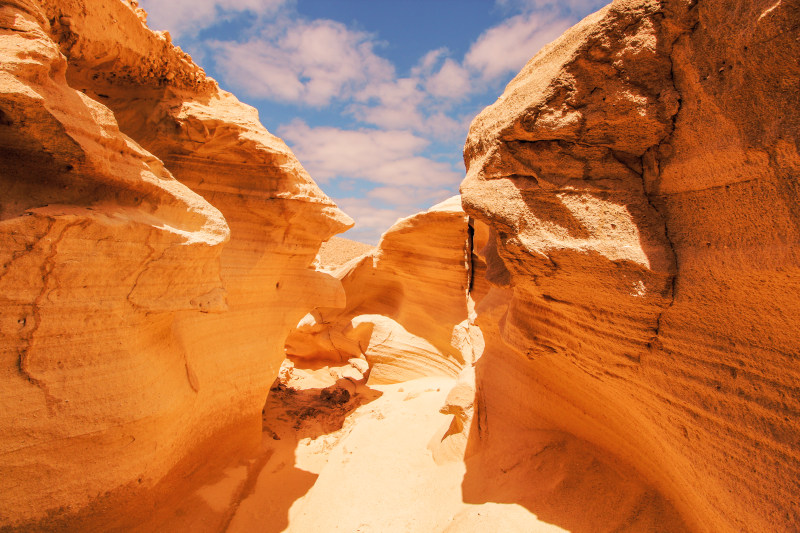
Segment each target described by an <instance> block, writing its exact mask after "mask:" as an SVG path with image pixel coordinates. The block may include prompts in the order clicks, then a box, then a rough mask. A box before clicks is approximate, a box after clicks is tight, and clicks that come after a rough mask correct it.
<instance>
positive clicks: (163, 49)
mask: <svg viewBox="0 0 800 533" xmlns="http://www.w3.org/2000/svg"><path fill="white" fill-rule="evenodd" d="M799 21H800V7H799V6H798V4H797V3H796V2H786V1H780V0H779V1H778V2H777V3H775V2H774V1H770V2H765V1H761V0H758V1H754V2H735V3H734V4H733V5H731V4H730V3H726V2H722V1H721V0H698V1H684V0H662V1H656V0H616V1H614V2H613V3H612V4H610V5H609V6H607V7H605V8H604V9H602V10H600V11H598V12H597V13H595V14H593V15H590V16H589V17H587V18H585V19H584V20H583V21H581V22H580V23H578V24H577V25H575V26H574V27H572V28H571V29H569V30H568V31H567V32H565V33H564V34H563V35H562V36H561V37H560V38H558V39H557V40H556V41H554V42H552V43H550V44H548V45H547V46H545V47H544V48H543V49H542V50H541V51H539V52H538V53H537V54H536V55H535V57H533V58H532V59H531V60H530V61H529V62H528V64H527V65H526V66H525V67H524V68H523V70H522V71H521V72H520V73H519V74H518V75H517V76H516V77H515V78H514V79H513V80H512V81H511V82H510V83H509V84H508V86H507V87H506V89H505V92H504V93H503V94H502V95H501V96H500V98H499V99H498V100H497V102H496V103H494V104H493V105H491V106H489V107H488V108H486V109H485V110H484V111H482V112H481V113H480V114H479V115H478V116H477V117H476V118H475V119H474V121H473V122H472V125H471V128H470V131H469V135H468V137H467V139H466V144H465V148H464V160H465V164H466V168H467V174H466V178H465V180H464V182H463V183H462V186H461V191H460V193H461V194H460V196H454V197H453V198H451V199H449V200H446V201H445V202H442V203H440V204H438V205H436V206H433V207H431V208H430V209H429V210H427V211H424V212H421V213H418V214H416V215H412V216H410V217H407V218H404V219H401V220H399V221H397V222H396V223H395V224H394V225H393V226H392V227H391V228H389V230H387V231H386V232H385V233H384V235H383V237H382V238H381V241H380V243H379V244H378V246H377V247H375V248H371V247H368V246H366V245H361V244H358V243H349V242H348V241H346V240H344V239H338V238H336V237H334V235H336V234H338V233H342V232H343V231H345V230H347V229H348V228H350V227H351V226H352V225H353V221H352V220H351V219H350V217H349V216H347V215H346V214H345V213H343V212H342V211H340V210H339V209H338V207H337V206H336V205H335V203H334V202H333V201H332V200H330V199H329V198H328V197H327V196H326V195H325V193H323V192H322V190H321V189H320V188H319V187H318V186H317V185H316V183H315V182H314V181H313V179H312V176H310V175H309V174H308V173H307V172H306V171H305V169H304V168H303V166H302V165H301V163H300V162H299V161H298V160H297V158H296V157H295V156H294V154H293V153H292V152H291V150H290V149H289V148H288V147H287V146H286V144H285V143H284V142H283V141H282V140H281V139H279V138H277V137H275V136H274V135H272V134H271V133H269V132H268V131H267V129H265V128H264V126H263V125H262V124H261V123H260V122H259V118H258V114H257V112H256V110H255V109H253V108H252V107H250V106H248V105H246V104H243V103H241V102H239V101H238V100H237V99H236V97H234V96H233V95H232V94H230V93H228V92H226V91H223V90H222V89H220V88H219V86H218V85H217V83H216V82H215V81H214V80H213V79H211V78H209V77H207V76H206V75H205V73H204V71H203V70H202V69H201V68H200V67H198V66H197V65H196V64H195V63H194V62H193V61H192V59H191V58H190V57H189V56H188V54H186V53H184V52H183V51H182V50H181V49H180V48H178V47H176V46H174V45H173V44H172V42H171V39H170V37H169V34H167V33H164V32H154V31H151V30H150V29H149V28H148V27H147V24H146V14H145V13H144V11H143V10H141V9H140V8H139V7H138V5H137V4H136V2H135V1H132V0H95V1H92V2H88V1H86V0H0V57H2V62H0V150H1V151H0V161H1V162H2V167H1V168H0V190H1V191H2V199H0V243H2V246H0V265H1V267H2V269H1V270H0V365H1V366H0V368H1V369H2V370H1V371H0V428H1V429H2V430H3V431H2V433H0V531H158V530H164V531H167V530H169V531H197V532H202V531H209V532H211V531H229V532H237V531H242V532H246V531H298V532H303V531H317V530H318V531H335V530H342V531H345V530H346V531H447V532H453V533H455V532H466V531H563V530H568V531H575V532H584V533H585V532H594V531H633V532H636V531H663V532H675V531H697V532H728V531H730V532H734V531H754V532H756V531H765V532H766V531H792V530H793V529H794V528H795V527H796V524H797V523H800V503H798V500H797V494H799V493H800V439H799V438H798V435H800V394H798V391H800V366H798V357H800V339H798V334H797V332H798V331H800V296H799V295H800V188H799V187H798V179H799V178H798V176H800V155H799V154H798V151H799V150H800V140H799V139H798V131H800V106H798V104H800V88H799V87H800V63H798V61H797V58H798V57H800V40H798V38H797V35H798V27H799V26H798V24H799V23H800V22H799ZM532 52H535V51H532ZM321 246H322V249H321V248H320V247H321Z"/></svg>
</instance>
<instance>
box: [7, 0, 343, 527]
mask: <svg viewBox="0 0 800 533" xmlns="http://www.w3.org/2000/svg"><path fill="white" fill-rule="evenodd" d="M143 18H144V15H143V12H141V10H138V9H137V8H136V6H135V3H133V4H130V3H126V2H120V1H118V0H107V1H95V2H90V3H89V2H83V1H72V0H68V1H58V2H56V1H48V0H42V1H35V0H7V1H3V2H0V54H2V61H1V62H0V149H1V150H2V151H1V152H0V159H1V160H2V168H1V169H0V191H2V193H1V194H2V205H1V206H0V209H2V211H0V240H1V241H2V246H1V247H0V264H2V273H0V321H1V322H0V324H1V326H0V330H1V332H0V335H2V338H1V339H0V357H1V358H2V359H0V360H1V361H2V365H1V368H2V373H0V427H2V428H3V431H2V434H0V472H2V475H0V494H2V497H0V526H5V527H18V528H20V529H24V530H32V529H36V528H42V529H46V530H55V529H58V528H59V527H65V528H67V529H70V528H72V529H75V528H80V527H87V528H90V529H91V526H90V522H86V521H82V520H84V519H85V520H95V519H98V517H102V516H103V515H104V513H105V514H106V515H107V516H106V517H105V518H106V521H105V522H101V523H104V524H105V526H104V527H111V526H112V525H114V522H113V521H108V520H109V517H112V516H113V517H115V518H119V517H120V516H122V515H121V514H120V513H114V509H115V505H117V504H118V503H121V502H124V503H125V505H126V506H128V510H129V511H131V512H129V513H128V514H127V518H128V519H133V520H135V519H136V515H135V509H133V508H132V507H131V506H132V503H131V502H132V501H134V500H135V499H136V497H138V496H140V495H142V494H149V495H150V497H151V498H157V497H158V490H155V489H156V488H158V487H162V488H163V490H164V491H166V490H168V487H165V486H164V483H166V482H167V481H168V480H169V479H171V478H170V476H172V478H176V479H178V478H180V476H181V475H182V474H181V473H182V472H185V471H189V470H190V469H191V468H193V467H194V466H196V465H197V464H200V463H203V462H207V461H210V460H213V458H214V457H215V456H221V455H225V454H226V453H227V454H230V453H234V451H237V450H238V451H242V450H247V449H250V448H252V447H253V446H254V445H255V444H257V443H258V442H259V440H260V435H261V422H260V420H261V409H262V407H263V405H264V400H265V397H266V394H267V391H268V389H269V387H270V384H271V383H272V381H273V380H274V379H275V376H276V374H277V371H278V367H279V365H280V362H281V361H282V359H283V357H284V356H283V349H282V347H283V340H284V338H285V336H286V334H287V333H288V331H289V329H290V328H291V327H292V326H294V325H295V324H296V323H297V321H298V320H299V319H300V317H302V316H303V314H305V313H306V312H308V310H309V309H311V308H312V307H313V306H314V305H336V303H337V302H338V301H340V300H341V301H342V303H343V300H342V299H343V292H342V290H341V286H340V284H339V282H337V281H335V280H334V279H333V278H331V277H330V276H327V275H324V274H321V273H316V272H314V271H312V270H308V269H307V267H308V266H309V264H310V263H311V262H312V261H313V259H314V257H315V255H316V253H317V250H318V248H319V245H320V242H322V241H323V240H325V239H327V238H328V237H330V236H331V235H332V234H334V233H337V232H341V231H343V230H344V229H346V228H347V227H349V226H350V225H352V221H351V220H350V219H349V218H348V217H347V216H346V215H344V214H343V213H341V212H340V211H339V210H338V209H337V208H336V206H335V205H334V204H333V203H332V202H331V201H330V200H329V199H328V198H327V197H326V196H325V195H324V194H323V193H322V192H321V191H320V190H319V189H318V188H317V186H316V185H315V184H314V182H313V181H312V180H311V178H310V177H309V176H308V174H307V173H306V172H305V171H304V170H303V168H302V166H301V165H300V164H299V162H298V161H297V160H296V159H295V158H294V156H293V155H292V153H291V152H290V150H289V149H288V148H287V147H286V145H285V144H284V143H283V142H282V141H280V140H279V139H277V138H276V137H274V136H272V135H271V134H270V133H269V132H267V130H266V129H264V127H263V126H262V125H261V124H260V123H259V121H258V117H257V114H256V112H255V110H254V109H252V108H250V107H249V106H246V105H244V104H241V103H240V102H238V101H237V100H236V98H234V97H233V96H232V95H230V94H229V93H226V92H224V91H222V90H220V89H219V88H218V87H217V85H216V83H215V82H214V81H213V80H212V79H210V78H207V77H206V76H205V74H204V73H203V72H202V70H201V69H200V68H199V67H197V66H196V65H195V64H194V63H193V62H192V61H191V59H190V58H189V57H188V56H187V55H186V54H185V53H183V52H182V51H181V50H180V49H179V48H176V47H174V46H173V45H172V44H171V43H170V40H169V36H168V35H166V34H162V33H158V32H152V31H150V30H149V29H147V27H146V26H145V24H144V21H143ZM170 471H172V474H170V476H167V474H168V473H169V472H170ZM165 479H166V480H167V481H165ZM144 508H145V509H146V508H147V505H145V507H144ZM81 524H83V526H82V525H81ZM117 526H119V527H123V526H124V524H122V523H120V524H117Z"/></svg>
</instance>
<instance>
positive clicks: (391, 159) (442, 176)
mask: <svg viewBox="0 0 800 533" xmlns="http://www.w3.org/2000/svg"><path fill="white" fill-rule="evenodd" d="M278 133H279V134H280V135H281V136H282V137H284V138H285V139H286V141H287V142H288V143H289V145H290V146H291V147H292V150H293V151H294V152H295V154H296V155H297V156H298V158H299V159H300V161H302V162H303V166H305V167H306V169H307V170H308V171H309V173H310V174H311V176H312V177H313V178H314V179H315V180H318V181H321V182H324V181H327V180H330V179H332V178H337V177H338V178H349V179H358V180H364V181H367V182H371V183H377V184H384V185H393V186H401V187H403V186H413V187H421V188H433V187H436V188H442V187H451V188H453V189H454V188H455V187H456V186H457V185H458V183H460V182H461V179H462V178H463V175H462V174H461V173H460V172H456V171H455V170H453V168H452V167H451V166H450V165H449V164H447V163H442V162H440V161H434V160H432V159H429V158H426V157H423V156H421V155H419V153H420V152H421V151H423V150H424V149H425V148H426V147H427V146H428V144H429V141H427V140H426V139H423V138H422V137H419V136H416V135H414V134H413V133H411V132H409V131H400V130H371V129H360V130H343V129H339V128H331V127H317V128H312V127H309V126H308V125H307V124H305V123H304V122H302V121H299V120H296V121H293V122H291V123H290V124H288V125H285V126H282V127H281V128H279V129H278ZM397 200H398V201H397V202H395V203H397V204H399V203H402V202H403V201H404V200H403V199H402V198H398V199H397Z"/></svg>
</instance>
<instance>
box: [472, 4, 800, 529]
mask: <svg viewBox="0 0 800 533" xmlns="http://www.w3.org/2000/svg"><path fill="white" fill-rule="evenodd" d="M799 21H800V7H799V6H798V4H797V3H796V2H781V1H778V2H774V1H771V0H770V1H753V2H735V3H734V4H731V3H730V2H723V1H719V0H701V1H697V2H693V1H689V2H685V1H678V0H666V1H664V2H655V1H650V0H645V1H626V0H622V1H616V2H614V3H613V4H611V5H610V6H609V7H607V8H605V9H603V10H601V11H600V12H598V13H596V14H594V15H592V16H590V17H587V18H586V19H585V20H584V21H582V22H581V23H580V24H578V25H576V26H575V27H573V28H572V29H570V30H569V31H567V32H566V33H565V34H564V35H563V36H562V37H561V38H559V39H558V40H557V41H555V42H554V43H552V44H550V45H548V46H546V47H545V48H544V49H543V50H542V51H541V52H539V53H538V54H537V55H536V57H534V58H533V59H532V60H531V61H530V62H529V63H528V64H527V66H526V67H525V68H524V69H523V70H522V72H520V74H519V75H518V76H517V77H516V78H515V79H514V80H513V81H511V82H510V84H509V85H508V87H507V88H506V91H505V92H504V94H503V95H502V96H501V97H500V99H499V100H498V101H497V103H495V104H494V105H492V106H490V107H489V108H487V109H486V110H484V111H483V112H482V113H481V114H480V115H479V116H478V117H477V118H476V119H475V121H474V122H473V124H472V126H471V129H470V133H469V137H468V139H467V143H466V146H465V151H464V155H465V160H466V163H467V165H468V174H467V178H466V180H465V181H464V183H463V184H462V197H463V202H464V207H465V210H466V212H467V213H468V214H469V215H471V216H473V217H475V218H476V219H478V220H481V221H483V222H485V223H486V224H487V225H488V226H489V228H490V230H491V235H492V236H491V241H490V243H489V245H488V246H486V247H485V248H484V249H483V251H482V252H481V254H482V255H483V256H484V257H485V261H486V264H487V279H488V281H489V282H490V283H491V285H492V287H491V289H490V290H489V294H488V295H487V296H486V297H485V298H484V299H483V302H482V303H481V305H479V306H478V308H477V311H478V319H477V324H478V326H480V328H481V329H482V331H483V335H484V337H485V342H486V349H485V351H484V354H483V357H482V358H481V359H480V360H479V361H478V363H477V376H478V378H477V390H478V393H477V395H476V404H477V407H476V409H477V414H476V417H477V420H478V422H479V423H477V424H476V423H473V425H472V435H471V441H470V449H471V450H472V452H470V453H475V452H477V451H480V452H482V453H483V454H484V455H486V456H491V455H492V454H493V453H494V455H498V454H500V455H502V454H503V453H518V454H519V455H520V456H523V455H524V454H526V453H530V451H528V452H526V451H525V449H526V446H527V449H528V450H533V449H539V448H541V446H539V448H534V446H535V443H534V442H532V441H531V440H528V441H526V440H525V439H528V438H529V437H528V436H526V435H529V434H526V433H525V430H531V431H532V430H535V429H541V428H545V429H548V430H555V431H563V432H566V433H568V434H570V435H573V436H576V437H578V438H580V439H584V440H585V441H588V442H589V443H591V444H592V445H593V446H597V447H599V448H601V449H603V450H606V451H607V452H609V453H610V454H611V456H613V457H617V458H619V459H621V460H623V461H625V462H627V463H629V464H631V465H633V466H634V467H635V468H636V469H637V470H638V471H639V472H640V473H641V474H642V475H643V476H644V477H645V478H646V479H647V480H648V481H649V482H650V483H652V484H653V486H654V487H656V489H657V490H658V491H659V492H660V493H661V494H663V495H664V496H665V497H666V498H667V499H668V500H669V501H670V502H671V503H672V504H673V505H674V506H675V507H676V508H677V509H678V511H679V512H680V513H681V515H682V516H683V519H684V520H685V521H686V524H687V525H688V526H689V527H690V528H691V529H693V530H696V531H708V532H711V531H714V532H719V531H790V530H793V529H795V528H796V526H797V524H798V523H800V504H799V503H798V500H797V496H796V495H797V494H798V493H800V439H798V435H799V434H800V427H799V426H800V423H799V422H798V420H800V395H798V393H797V392H798V387H799V386H800V366H798V356H800V338H798V334H797V332H798V331H800V298H798V294H800V254H799V252H800V202H799V200H800V196H799V193H800V191H799V190H798V176H800V157H799V156H798V146H799V145H800V144H799V143H800V140H799V139H798V136H797V135H798V131H800V106H798V103H800V89H798V79H800V64H798V61H797V58H798V57H800V40H798V38H797V36H798V22H799ZM513 440H517V441H521V443H522V444H521V445H520V442H517V443H515V444H512V443H511V441H513ZM525 442H529V444H525ZM513 446H516V448H513ZM520 449H521V450H522V451H519V450H520ZM501 478H502V476H501V475H500V472H499V471H498V470H497V469H495V471H492V470H491V468H490V467H485V468H483V469H482V468H481V467H479V466H475V467H474V468H472V469H471V471H468V472H467V475H466V477H465V482H464V487H465V499H467V500H468V501H486V500H487V499H488V500H490V501H497V499H496V498H505V501H520V502H526V503H527V504H528V505H529V507H530V508H531V509H532V510H533V511H534V512H536V511H537V504H536V503H535V502H533V503H531V502H530V501H528V500H526V497H525V495H524V494H523V493H522V492H523V491H522V489H517V490H516V492H515V491H514V490H506V489H507V487H504V486H503V485H502V483H503V482H502V480H501ZM476 486H478V487H479V489H477V490H476V489H474V487H476ZM470 487H473V490H470ZM492 498H495V499H494V500H492ZM646 499H647V498H645V499H643V500H642V501H643V502H645V501H646ZM628 525H629V526H630V524H628ZM634 529H636V528H634Z"/></svg>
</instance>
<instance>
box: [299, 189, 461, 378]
mask: <svg viewBox="0 0 800 533" xmlns="http://www.w3.org/2000/svg"><path fill="white" fill-rule="evenodd" d="M470 244H471V243H470V227H469V223H468V219H467V216H466V215H465V213H464V211H463V210H462V209H461V205H460V199H459V197H453V198H451V199H450V200H447V201H445V202H442V203H441V204H438V205H436V206H434V207H432V208H431V209H429V210H428V211H425V212H423V213H419V214H417V215H413V216H411V217H408V218H404V219H401V220H399V221H398V222H397V223H395V225H394V226H392V227H391V228H389V230H388V231H387V232H386V233H385V234H384V235H383V237H382V238H381V241H380V243H379V244H378V248H377V249H376V250H375V251H373V252H372V253H369V254H366V255H364V256H362V257H360V258H356V259H353V260H352V261H351V262H350V263H348V264H346V265H344V266H343V267H342V268H341V269H340V270H339V271H337V272H336V273H335V276H336V277H337V278H338V279H340V280H341V281H342V285H343V287H344V291H345V294H346V305H345V306H344V308H331V307H325V306H319V307H317V308H316V309H315V310H314V312H312V313H310V314H308V315H307V316H306V317H304V318H303V320H302V321H301V322H300V323H299V324H298V327H297V329H296V330H295V331H293V332H292V334H291V335H290V336H289V338H288V339H287V344H286V353H287V355H289V356H292V357H300V358H312V359H322V360H325V359H327V360H330V361H336V362H339V361H346V360H347V359H349V358H366V360H367V361H368V362H369V364H370V368H371V370H370V372H371V373H370V382H371V383H386V382H396V381H403V380H406V379H412V378H414V377H422V376H430V375H445V376H455V375H457V374H458V373H459V372H460V370H461V369H462V368H463V367H464V365H465V364H471V362H472V359H473V355H472V342H471V340H470V337H469V331H468V330H469V321H468V316H469V301H468V300H469V299H468V290H469V284H470V276H471V248H470Z"/></svg>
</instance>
